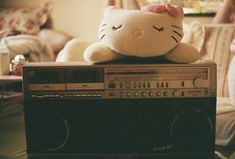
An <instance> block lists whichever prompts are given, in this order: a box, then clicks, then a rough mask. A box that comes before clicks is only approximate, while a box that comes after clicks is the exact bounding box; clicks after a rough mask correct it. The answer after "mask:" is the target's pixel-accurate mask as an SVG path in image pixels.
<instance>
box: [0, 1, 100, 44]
mask: <svg viewBox="0 0 235 159" xmlns="http://www.w3.org/2000/svg"><path fill="white" fill-rule="evenodd" d="M46 1H47V0H0V5H1V6H2V7H27V6H30V7H33V6H40V5H42V4H43V3H44V2H46ZM51 1H52V2H53V4H54V9H53V11H52V20H53V26H54V29H56V30H61V31H64V32H66V33H68V34H71V35H73V36H75V37H78V38H85V39H88V40H91V41H96V40H97V29H98V26H99V23H100V21H101V18H102V14H103V8H104V0H51Z"/></svg>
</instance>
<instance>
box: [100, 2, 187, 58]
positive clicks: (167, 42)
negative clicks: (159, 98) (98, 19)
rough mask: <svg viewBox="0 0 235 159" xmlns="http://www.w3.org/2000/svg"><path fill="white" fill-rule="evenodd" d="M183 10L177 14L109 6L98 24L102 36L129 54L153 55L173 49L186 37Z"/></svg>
mask: <svg viewBox="0 0 235 159" xmlns="http://www.w3.org/2000/svg"><path fill="white" fill-rule="evenodd" d="M182 20H183V12H182V14H181V15H179V16H177V17H173V16H170V15H169V14H168V13H151V12H143V11H140V10H125V9H120V8H117V7H113V6H111V7H107V8H106V10H105V13H104V18H103V21H102V23H101V25H100V28H99V39H100V40H101V42H102V43H104V44H105V45H107V46H108V47H109V48H111V49H112V50H114V51H116V52H118V53H120V54H123V55H127V56H138V57H152V56H160V55H164V54H166V53H167V52H169V51H170V50H172V49H174V48H175V47H176V46H177V45H178V44H179V43H180V41H181V39H182V37H183V30H182Z"/></svg>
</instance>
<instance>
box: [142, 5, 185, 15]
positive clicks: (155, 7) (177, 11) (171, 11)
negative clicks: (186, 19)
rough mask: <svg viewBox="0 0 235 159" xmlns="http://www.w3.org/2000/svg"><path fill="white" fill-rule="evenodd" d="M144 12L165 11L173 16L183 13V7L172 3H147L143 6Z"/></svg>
mask: <svg viewBox="0 0 235 159" xmlns="http://www.w3.org/2000/svg"><path fill="white" fill-rule="evenodd" d="M141 10H142V11H144V12H153V13H164V12H167V13H168V14H169V15H171V16H172V17H177V16H179V15H181V14H182V13H183V9H182V8H179V7H175V6H172V5H170V4H166V5H147V6H144V7H142V8H141Z"/></svg>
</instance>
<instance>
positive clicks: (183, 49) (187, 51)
mask: <svg viewBox="0 0 235 159" xmlns="http://www.w3.org/2000/svg"><path fill="white" fill-rule="evenodd" d="M164 57H165V58H166V59H168V60H170V61H174V62H179V63H191V62H195V61H196V60H198V59H199V58H200V53H199V51H198V50H197V49H196V48H195V47H194V46H192V45H189V44H187V43H180V44H179V45H178V46H177V47H176V48H175V49H173V50H172V51H170V52H169V53H167V54H166V55H164Z"/></svg>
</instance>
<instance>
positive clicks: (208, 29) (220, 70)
mask: <svg viewBox="0 0 235 159" xmlns="http://www.w3.org/2000/svg"><path fill="white" fill-rule="evenodd" d="M234 38H235V26H234V25H229V24H228V25H225V24H216V25H206V26H205V39H204V44H203V47H202V50H201V54H202V58H203V59H209V60H213V61H215V62H216V64H217V95H218V97H228V96H229V92H228V89H229V88H228V70H229V66H230V63H231V60H232V57H233V55H234V54H233V53H232V52H231V51H230V44H231V41H232V39H234Z"/></svg>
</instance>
